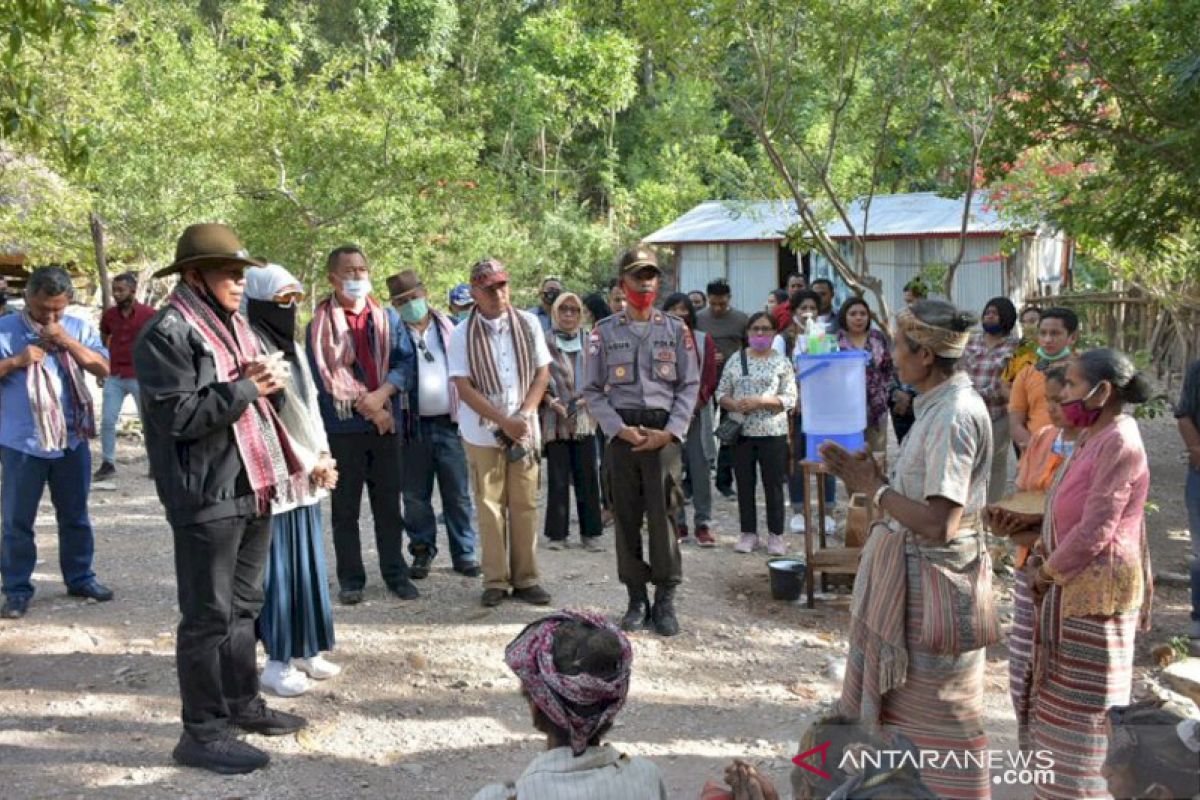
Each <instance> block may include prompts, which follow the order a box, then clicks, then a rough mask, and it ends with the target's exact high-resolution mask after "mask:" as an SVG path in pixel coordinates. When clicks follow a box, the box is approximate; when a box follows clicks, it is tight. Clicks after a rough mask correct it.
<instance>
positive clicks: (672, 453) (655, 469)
mask: <svg viewBox="0 0 1200 800" xmlns="http://www.w3.org/2000/svg"><path fill="white" fill-rule="evenodd" d="M620 270H621V282H622V286H623V287H624V290H625V299H626V303H627V305H626V308H625V310H624V311H622V312H620V313H618V314H614V315H613V316H611V317H608V318H607V319H605V320H602V321H601V322H599V323H597V325H596V327H595V328H594V329H593V330H592V335H591V338H590V339H589V340H588V358H587V367H586V368H585V369H586V375H587V378H586V380H585V383H584V387H583V396H584V399H585V400H586V401H587V406H588V408H589V409H590V410H591V413H592V416H593V417H594V418H595V420H596V422H597V423H599V425H600V428H601V430H603V431H604V435H605V437H606V438H607V439H608V445H607V447H608V464H607V470H608V475H607V479H608V481H609V485H610V488H611V490H612V496H613V498H614V503H613V507H614V511H615V515H616V548H617V577H618V578H620V580H621V583H623V584H625V588H626V590H627V591H628V592H629V608H628V609H627V610H626V612H625V616H624V617H622V619H621V628H622V629H624V630H627V631H634V630H639V629H641V628H645V627H651V626H652V627H653V628H654V630H655V632H657V633H658V634H659V635H660V636H674V635H675V634H677V633H679V622H678V620H677V619H676V617H675V605H674V600H675V587H676V586H678V585H679V583H680V581H681V580H682V579H683V569H682V566H681V564H680V558H679V544H678V540H677V537H676V528H675V515H676V512H677V511H678V510H679V508H680V507H681V506H682V504H683V489H682V486H681V483H682V482H681V479H680V472H681V470H682V461H681V448H680V445H681V444H682V442H683V440H684V439H685V438H687V430H688V427H689V426H690V425H691V422H692V412H693V411H694V410H695V407H696V396H697V394H698V393H699V391H700V362H699V359H698V358H697V357H696V351H695V350H694V349H693V344H692V338H691V337H690V336H687V335H686V333H687V328H685V327H684V324H683V323H682V322H681V321H680V320H678V319H676V318H675V317H672V316H671V315H669V314H664V313H663V312H661V311H659V310H657V309H655V308H654V298H655V295H656V294H657V293H658V285H659V280H660V277H661V275H662V272H661V270H659V268H658V261H657V259H656V258H655V256H654V252H653V251H652V250H649V249H648V248H645V247H636V248H634V249H633V250H630V251H629V252H627V253H625V255H623V256H622V257H621V266H620ZM643 518H644V519H645V523H646V533H647V540H648V545H649V551H650V558H649V563H648V564H647V563H646V559H645V558H644V557H643V552H644V549H643V546H642V520H643ZM647 583H653V584H654V587H655V590H654V606H653V608H652V607H651V606H650V598H649V596H648V595H647V593H646V584H647Z"/></svg>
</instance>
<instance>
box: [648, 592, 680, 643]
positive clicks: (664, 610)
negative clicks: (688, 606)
mask: <svg viewBox="0 0 1200 800" xmlns="http://www.w3.org/2000/svg"><path fill="white" fill-rule="evenodd" d="M651 617H652V618H653V619H654V632H655V633H657V634H658V635H659V636H674V635H675V634H677V633H679V620H677V619H675V587H674V586H656V587H655V588H654V610H653V611H652V612H651Z"/></svg>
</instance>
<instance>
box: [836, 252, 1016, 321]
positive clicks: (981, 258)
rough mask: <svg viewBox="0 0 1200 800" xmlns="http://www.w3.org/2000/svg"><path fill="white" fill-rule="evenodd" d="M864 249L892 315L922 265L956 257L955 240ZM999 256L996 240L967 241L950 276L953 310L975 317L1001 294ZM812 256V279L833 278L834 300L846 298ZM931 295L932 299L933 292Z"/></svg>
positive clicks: (945, 262) (839, 281) (839, 283)
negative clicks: (957, 309) (907, 285)
mask: <svg viewBox="0 0 1200 800" xmlns="http://www.w3.org/2000/svg"><path fill="white" fill-rule="evenodd" d="M866 247H867V261H868V263H869V264H870V267H871V274H872V275H875V276H878V277H879V279H880V280H881V281H883V293H884V296H885V297H886V298H887V302H888V307H889V308H890V309H891V311H892V312H893V313H895V311H896V309H898V308H900V307H901V306H902V305H903V304H904V285H905V284H906V283H908V282H909V281H910V280H912V279H913V278H915V277H917V276H918V275H919V274H920V273H921V265H922V264H949V263H950V262H951V261H953V260H954V257H955V256H956V255H958V239H957V238H947V239H921V240H918V239H883V240H874V241H869V242H867V245H866ZM999 253H1000V237H998V236H995V237H993V236H989V237H972V238H970V239H967V246H966V251H965V252H964V254H963V260H962V263H961V265H960V266H959V268H958V271H957V273H956V274H955V276H954V297H953V301H954V304H955V305H956V306H958V307H959V308H963V309H966V310H969V311H974V312H976V313H979V312H980V311H982V310H983V304H984V303H986V302H987V301H988V300H989V299H991V298H993V297H996V296H998V295H1001V294H1004V262H1003V261H1001V260H995V257H996V256H997V255H999ZM814 256H815V258H814V267H815V268H814V275H813V277H830V278H833V279H834V282H835V283H837V284H838V285H839V291H838V297H839V298H842V297H843V295H844V294H846V295H847V296H848V293H847V292H845V291H843V290H842V289H841V280H840V279H838V278H836V277H835V276H834V270H833V268H832V266H831V265H830V264H829V263H828V262H827V261H826V260H825V259H824V258H823V257H822V256H820V255H817V254H814ZM930 288H933V287H930ZM931 294H934V295H936V294H937V292H936V290H935V291H933V292H931ZM871 299H872V298H871V297H870V296H868V300H871Z"/></svg>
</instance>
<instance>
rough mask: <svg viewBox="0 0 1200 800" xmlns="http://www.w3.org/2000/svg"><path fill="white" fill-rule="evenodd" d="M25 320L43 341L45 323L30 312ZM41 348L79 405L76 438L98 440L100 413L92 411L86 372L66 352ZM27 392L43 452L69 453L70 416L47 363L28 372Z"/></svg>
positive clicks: (38, 364)
mask: <svg viewBox="0 0 1200 800" xmlns="http://www.w3.org/2000/svg"><path fill="white" fill-rule="evenodd" d="M21 316H22V318H23V319H24V320H25V324H26V325H28V326H29V328H30V329H31V330H32V331H33V332H34V333H35V334H37V335H38V336H39V337H40V336H41V335H42V325H41V323H39V322H37V321H35V320H34V319H33V317H31V316H29V313H28V312H21ZM41 346H42V347H46V348H47V351H46V357H47V358H53V359H54V360H55V361H56V362H57V363H58V372H59V375H60V376H61V378H62V380H63V383H64V384H65V387H64V388H65V389H66V390H67V395H68V396H69V397H70V399H71V401H72V402H74V403H75V407H76V409H77V413H76V414H75V431H74V433H75V435H76V436H77V437H78V438H80V439H82V440H83V441H87V440H88V439H92V438H94V437H95V436H96V412H95V409H94V408H93V407H92V394H91V392H89V391H88V388H87V383H86V382H85V381H84V378H83V369H81V368H80V366H79V364H78V363H77V362H76V361H75V359H74V358H72V357H71V354H70V353H68V352H67V351H66V350H64V349H62V348H55V349H53V350H50V349H49V347H50V346H49V345H45V344H43V345H41ZM25 388H26V389H27V391H28V393H29V405H30V410H31V411H32V412H33V426H34V429H35V430H36V431H37V437H38V446H39V447H41V448H42V449H43V450H66V449H67V443H68V442H69V441H70V437H69V436H68V435H67V417H66V412H65V410H64V408H63V404H62V401H61V400H60V399H59V395H58V392H56V391H55V390H54V381H53V379H52V378H51V375H50V370H49V369H47V368H46V362H45V361H41V362H37V363H33V364H30V365H29V366H28V367H27V368H26V370H25Z"/></svg>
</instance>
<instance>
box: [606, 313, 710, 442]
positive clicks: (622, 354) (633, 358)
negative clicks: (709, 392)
mask: <svg viewBox="0 0 1200 800" xmlns="http://www.w3.org/2000/svg"><path fill="white" fill-rule="evenodd" d="M686 333H687V328H686V327H685V326H684V324H683V323H682V322H680V321H679V320H678V319H676V318H675V317H672V316H670V315H669V314H664V313H663V312H661V311H657V310H655V311H654V312H653V313H652V315H651V317H650V319H649V320H647V321H646V322H645V323H644V328H643V325H641V324H639V323H638V322H636V321H635V320H632V319H630V318H629V317H628V313H627V312H622V313H620V314H614V315H613V316H611V317H608V318H606V319H603V320H601V321H600V322H599V323H597V325H596V327H595V328H594V329H593V330H592V335H591V338H590V339H589V340H588V361H587V379H586V382H585V385H584V389H583V395H584V397H585V398H586V399H587V404H588V408H589V409H590V411H591V414H592V417H593V418H594V419H595V420H596V422H597V423H599V425H600V428H601V429H602V430H603V431H604V434H605V435H606V436H607V437H609V438H610V439H611V438H612V437H614V436H616V435H617V434H618V433H619V432H620V431H621V428H623V427H624V426H625V423H624V422H622V420H621V417H620V416H619V415H618V414H617V409H627V410H628V409H635V410H658V411H666V412H669V414H670V418H669V420H668V422H667V426H666V430H667V431H668V432H669V433H670V434H671V435H672V436H674V437H675V438H676V439H678V440H679V441H683V440H684V439H685V438H686V437H687V431H688V427H689V426H690V425H691V421H692V412H693V410H694V409H695V406H696V396H697V394H698V393H699V391H700V369H699V365H698V362H697V359H696V354H695V351H694V350H693V344H692V337H690V336H688V335H686Z"/></svg>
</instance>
